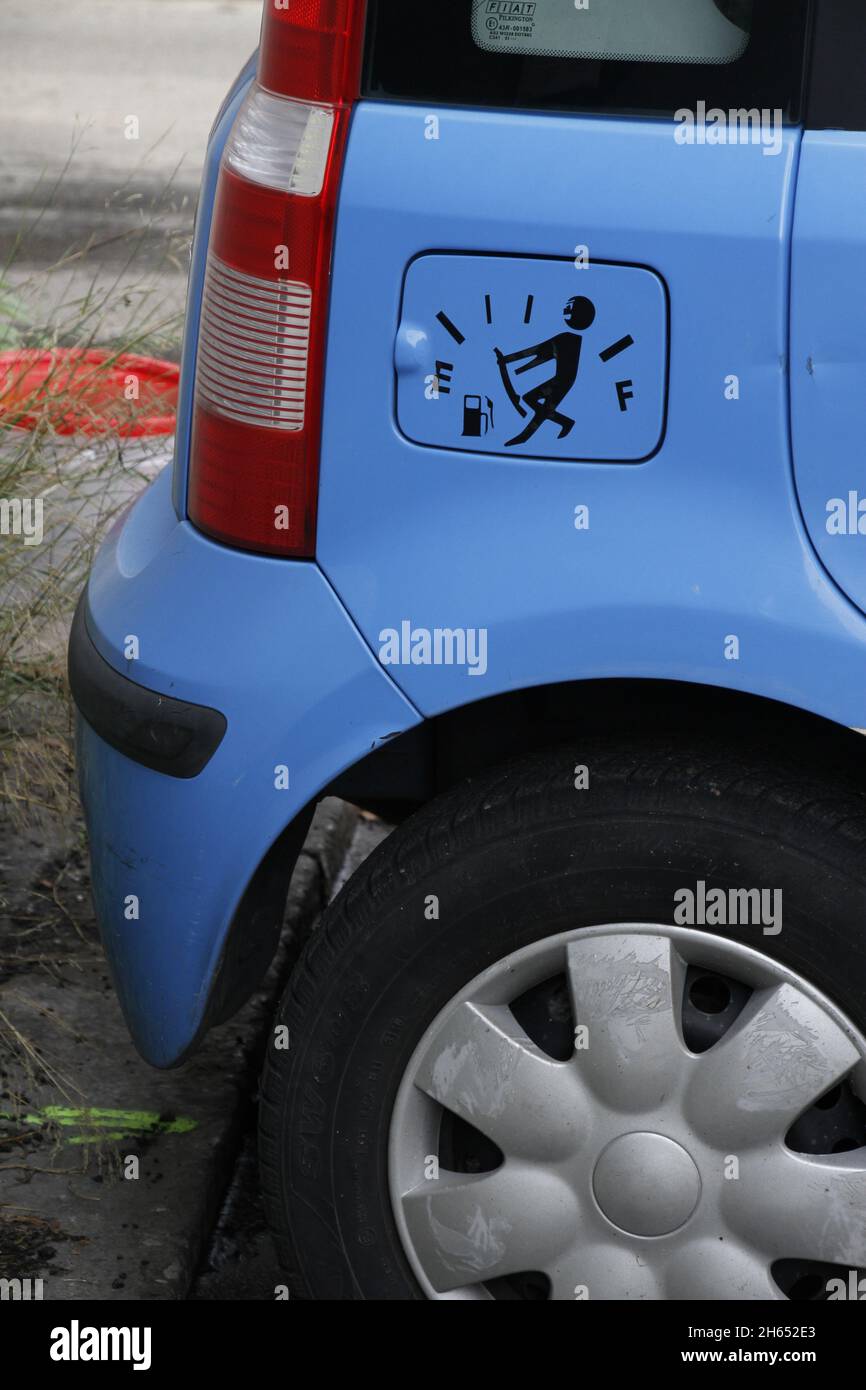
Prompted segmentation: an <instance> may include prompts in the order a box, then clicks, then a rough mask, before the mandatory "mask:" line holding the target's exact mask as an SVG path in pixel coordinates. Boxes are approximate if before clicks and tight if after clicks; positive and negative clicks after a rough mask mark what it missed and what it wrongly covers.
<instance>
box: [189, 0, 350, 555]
mask: <svg viewBox="0 0 866 1390" xmlns="http://www.w3.org/2000/svg"><path fill="white" fill-rule="evenodd" d="M364 9H365V0H266V3H265V13H264V21H263V24H262V41H261V49H260V55H259V73H258V81H257V82H256V83H255V84H254V85H253V87H252V88H251V89H250V91H249V93H248V95H247V97H246V99H245V101H244V103H243V106H242V107H241V110H240V112H239V113H238V116H237V119H236V121H235V123H234V126H233V127H232V131H231V134H230V136H229V139H228V142H227V144H226V150H225V154H224V156H223V164H222V168H221V170H220V176H219V185H218V189H217V198H216V205H215V208H214V217H213V224H212V227H211V234H210V243H209V247H208V261H207V271H206V277H205V289H204V297H203V302H202V313H201V323H200V327H199V346H198V358H197V362H196V391H195V410H194V414H193V430H192V446H191V454H190V482H189V515H190V519H191V520H192V521H193V523H194V524H195V525H196V526H198V527H200V528H201V530H203V531H206V532H207V533H208V534H209V535H211V536H213V537H214V538H215V539H217V540H220V541H224V542H227V543H228V544H230V545H236V546H240V547H243V548H245V549H249V550H257V551H264V552H267V553H270V554H276V555H287V556H288V555H292V556H310V555H312V554H313V553H314V549H315V536H316V494H317V487H318V467H319V442H320V436H321V414H322V394H323V375H324V357H325V332H326V321H327V307H328V282H329V276H330V264H331V251H332V243H333V227H334V215H335V211H336V201H337V188H338V182H339V176H340V170H341V167H342V156H343V151H344V147H345V141H346V136H347V134H348V122H349V115H350V111H351V106H352V103H353V101H354V100H355V99H356V98H357V95H358V89H359V72H360V55H361V44H362V36H363V27H364Z"/></svg>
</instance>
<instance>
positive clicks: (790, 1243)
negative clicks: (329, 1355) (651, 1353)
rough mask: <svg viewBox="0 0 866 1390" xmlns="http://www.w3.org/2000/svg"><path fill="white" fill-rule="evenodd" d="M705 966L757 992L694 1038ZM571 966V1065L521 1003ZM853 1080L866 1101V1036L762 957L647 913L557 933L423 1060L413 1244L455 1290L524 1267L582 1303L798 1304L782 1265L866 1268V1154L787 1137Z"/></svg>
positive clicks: (409, 1156)
mask: <svg viewBox="0 0 866 1390" xmlns="http://www.w3.org/2000/svg"><path fill="white" fill-rule="evenodd" d="M689 967H693V968H695V967H696V968H698V969H700V970H701V971H706V972H713V973H714V975H715V976H717V977H722V976H723V977H726V978H727V979H731V980H734V981H737V982H740V983H741V984H742V985H743V986H744V987H745V988H744V990H743V998H744V999H745V1003H744V1004H743V1005H742V1006H741V1008H740V1011H739V1012H738V1013H737V1014H736V1016H735V1017H734V1018H733V1021H732V1022H731V1023H730V1025H729V1026H728V1027H727V1028H726V1030H725V1031H723V1032H722V1035H721V1036H720V1038H719V1040H718V1041H716V1042H714V1043H713V1044H712V1045H710V1046H707V1047H706V1050H704V1051H701V1052H696V1051H693V1050H690V1048H689V1047H688V1046H687V1045H686V1042H685V1040H684V1035H683V1018H684V1014H683V1008H684V999H685V995H686V972H687V969H688V968H689ZM558 976H565V978H566V979H567V983H568V991H569V996H570V1001H571V1009H572V1013H573V1019H572V1024H573V1026H574V1027H575V1030H576V1031H575V1047H574V1051H573V1054H572V1055H571V1057H569V1058H568V1060H556V1059H555V1058H554V1057H552V1056H551V1055H550V1054H549V1053H548V1052H547V1051H545V1050H544V1049H543V1048H542V1047H540V1046H539V1045H538V1044H537V1043H536V1042H534V1041H533V1040H532V1038H531V1037H530V1036H529V1034H528V1033H527V1032H526V1031H525V1029H524V1028H523V1027H522V1026H521V1024H520V1023H519V1022H518V1018H517V1015H516V1014H515V1012H513V1011H512V1009H511V1007H510V1006H511V1004H512V1003H514V1001H515V1000H517V999H518V998H520V997H522V996H524V995H525V994H526V993H527V991H531V990H533V989H535V988H536V987H539V986H542V985H543V982H545V981H550V980H553V979H555V978H556V977H558ZM749 991H750V992H749ZM533 1031H535V1030H533ZM843 1082H845V1083H847V1084H849V1085H850V1088H851V1093H852V1095H853V1096H855V1097H858V1098H859V1099H860V1100H866V1039H864V1037H863V1035H862V1034H861V1033H859V1032H858V1030H856V1029H855V1028H854V1027H853V1026H852V1025H851V1023H850V1022H849V1021H848V1020H846V1019H845V1017H844V1016H843V1015H842V1014H841V1013H840V1011H839V1010H838V1009H837V1008H836V1007H835V1006H834V1005H833V1004H832V1003H831V1002H830V1000H828V999H827V998H825V997H824V996H823V995H821V994H820V993H819V992H818V991H817V990H815V989H814V988H813V987H812V986H811V985H809V984H808V983H807V982H806V981H805V980H803V979H802V978H800V977H799V976H797V975H795V974H794V973H793V972H791V971H789V970H787V969H785V967H784V966H781V965H779V964H778V963H777V962H776V961H773V960H771V959H770V958H769V957H767V956H765V955H763V954H762V953H760V952H758V951H754V950H751V949H749V948H748V947H745V946H741V945H739V944H736V943H734V942H730V941H726V940H723V939H722V938H720V937H714V936H710V935H708V934H706V933H697V932H690V931H688V930H686V929H683V928H676V927H660V926H649V925H642V924H635V925H627V926H623V925H617V926H611V927H594V928H591V929H585V930H582V931H579V932H571V933H567V934H565V935H563V936H558V937H553V938H550V939H548V940H546V941H540V942H538V943H536V944H534V945H532V946H530V947H527V948H526V949H525V950H523V951H520V952H518V953H517V954H515V955H513V956H510V957H506V958H505V959H504V960H502V961H500V962H499V963H498V964H496V965H494V966H493V967H491V969H489V970H487V971H485V972H484V974H483V975H480V976H478V977H477V978H476V979H475V980H473V981H472V982H471V984H469V985H468V986H467V987H466V989H464V990H462V991H461V993H460V994H459V995H457V996H456V998H454V999H453V1000H452V1001H451V1002H450V1003H449V1004H448V1005H447V1006H446V1007H445V1008H444V1009H443V1010H442V1011H441V1012H440V1013H439V1015H438V1016H437V1017H436V1019H434V1021H433V1023H432V1024H431V1026H430V1028H428V1030H427V1032H426V1033H425V1035H424V1037H423V1038H422V1040H421V1042H420V1043H419V1045H418V1047H417V1049H416V1051H415V1053H414V1055H413V1057H412V1060H411V1062H410V1064H409V1067H408V1068H407V1071H406V1075H405V1077H404V1079H403V1081H402V1084H401V1086H400V1089H399V1092H398V1095H397V1100H396V1103H395V1107H394V1114H393V1119H392V1124H391V1139H390V1152H389V1168H390V1173H389V1176H390V1185H391V1197H392V1202H393V1207H394V1213H395V1217H396V1220H397V1225H398V1228H399V1231H400V1236H401V1239H402V1241H403V1244H404V1248H405V1250H406V1253H407V1256H408V1258H409V1260H410V1262H411V1264H412V1267H413V1269H414V1272H415V1274H416V1276H417V1278H418V1279H419V1281H420V1283H421V1285H422V1287H423V1289H424V1290H425V1292H426V1293H427V1295H428V1297H430V1298H433V1299H455V1298H456V1299H466V1298H490V1297H494V1296H495V1293H494V1292H493V1290H492V1288H491V1286H492V1281H494V1280H497V1279H504V1278H514V1277H516V1276H544V1278H545V1279H546V1281H548V1282H547V1285H546V1287H547V1288H548V1289H549V1297H550V1298H552V1299H560V1300H562V1299H574V1298H585V1297H589V1298H590V1299H598V1298H601V1299H605V1298H615V1299H784V1298H785V1297H786V1296H787V1295H786V1294H785V1293H784V1292H783V1291H782V1288H780V1285H779V1283H778V1282H777V1280H776V1277H774V1273H773V1268H774V1266H775V1265H776V1264H777V1262H779V1261H795V1262H801V1263H806V1264H809V1263H817V1262H820V1264H821V1265H827V1264H831V1265H834V1266H836V1267H837V1268H838V1270H839V1272H840V1274H841V1273H842V1271H844V1270H848V1269H863V1268H864V1267H866V1148H860V1147H858V1148H856V1149H853V1150H851V1151H848V1152H838V1153H823V1152H810V1153H804V1152H800V1151H797V1150H795V1149H794V1148H792V1147H791V1146H790V1145H789V1144H788V1143H786V1136H788V1135H789V1131H790V1130H791V1127H792V1125H794V1124H795V1122H797V1121H798V1120H800V1117H802V1116H804V1115H807V1114H808V1113H811V1111H812V1107H813V1106H815V1103H816V1102H817V1101H819V1100H821V1099H822V1098H823V1097H826V1096H827V1095H828V1093H831V1092H832V1091H833V1088H835V1087H837V1086H839V1084H840V1083H843ZM855 1103H856V1102H855ZM816 1113H817V1112H816ZM446 1116H456V1117H457V1121H458V1123H459V1122H464V1123H465V1124H466V1125H469V1126H471V1127H472V1131H471V1132H472V1133H475V1134H480V1135H483V1136H485V1138H486V1140H487V1141H488V1152H493V1153H494V1154H496V1155H497V1157H496V1158H494V1159H493V1160H492V1161H488V1162H486V1163H485V1164H484V1165H483V1170H482V1171H465V1170H464V1171H459V1172H458V1171H453V1170H451V1169H449V1168H448V1167H447V1166H446V1163H447V1155H443V1161H441V1162H440V1140H441V1136H442V1134H443V1132H444V1127H443V1117H446ZM493 1146H495V1148H494V1147H493ZM498 1155H501V1159H500V1158H499V1157H498Z"/></svg>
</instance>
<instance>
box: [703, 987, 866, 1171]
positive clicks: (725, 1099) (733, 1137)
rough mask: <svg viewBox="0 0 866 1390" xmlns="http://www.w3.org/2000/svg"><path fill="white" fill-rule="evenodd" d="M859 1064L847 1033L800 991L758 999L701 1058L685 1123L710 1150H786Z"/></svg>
mask: <svg viewBox="0 0 866 1390" xmlns="http://www.w3.org/2000/svg"><path fill="white" fill-rule="evenodd" d="M859 1056H860V1054H859V1052H858V1050H857V1048H856V1046H855V1045H854V1043H853V1041H852V1040H851V1038H850V1036H849V1035H848V1034H847V1033H846V1032H845V1031H844V1030H843V1029H842V1027H841V1026H840V1025H839V1024H838V1023H836V1022H835V1021H834V1020H833V1019H832V1018H831V1017H830V1016H829V1014H828V1013H827V1012H826V1010H825V1009H822V1008H821V1006H820V1005H819V1004H818V1003H816V1002H815V1000H813V999H811V998H809V997H808V995H806V994H805V993H803V992H802V991H801V990H799V989H798V988H797V987H796V986H795V985H792V984H790V983H788V982H785V983H783V984H780V985H777V986H776V987H775V988H773V989H767V990H761V991H756V993H755V994H754V995H753V996H752V998H751V999H750V1000H749V1003H748V1004H747V1005H746V1007H745V1009H744V1010H743V1012H742V1013H741V1014H740V1015H739V1017H738V1018H737V1019H736V1020H735V1022H734V1024H733V1025H732V1027H731V1028H730V1029H729V1031H728V1032H727V1033H726V1034H725V1036H724V1037H723V1038H722V1040H721V1041H720V1042H718V1043H717V1044H716V1046H715V1047H713V1048H711V1049H710V1051H709V1052H707V1053H705V1054H703V1055H702V1056H701V1058H700V1061H699V1065H698V1066H697V1067H696V1068H695V1071H694V1075H693V1077H692V1080H691V1085H690V1087H689V1092H688V1094H687V1096H686V1102H685V1113H686V1117H687V1119H688V1120H689V1121H690V1122H691V1123H692V1124H693V1125H694V1126H695V1128H696V1129H697V1130H699V1131H700V1133H701V1134H702V1135H703V1137H704V1138H705V1139H707V1140H708V1142H710V1143H717V1144H719V1145H725V1146H727V1147H729V1148H733V1149H736V1147H737V1146H738V1145H739V1146H751V1145H758V1144H761V1143H764V1142H766V1141H768V1140H771V1139H778V1140H779V1141H780V1142H781V1141H783V1140H784V1137H785V1135H786V1134H787V1132H788V1130H789V1129H790V1127H791V1125H792V1124H793V1123H794V1121H795V1120H796V1119H797V1118H798V1116H799V1115H801V1114H802V1113H803V1111H804V1110H806V1109H808V1107H809V1106H810V1105H812V1104H814V1102H815V1101H816V1100H818V1098H819V1097H820V1096H822V1095H823V1094H824V1092H825V1091H828V1090H829V1089H830V1088H831V1087H832V1086H834V1085H835V1084H836V1083H837V1082H838V1081H841V1080H842V1078H843V1077H845V1076H846V1075H847V1074H848V1073H849V1072H850V1071H851V1069H852V1067H854V1066H855V1065H856V1063H857V1061H858V1059H859Z"/></svg>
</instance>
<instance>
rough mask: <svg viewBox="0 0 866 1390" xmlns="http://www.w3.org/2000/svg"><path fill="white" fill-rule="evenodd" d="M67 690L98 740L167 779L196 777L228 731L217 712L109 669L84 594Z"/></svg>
mask: <svg viewBox="0 0 866 1390" xmlns="http://www.w3.org/2000/svg"><path fill="white" fill-rule="evenodd" d="M69 686H70V689H71V690H72V696H73V699H74V700H75V703H76V705H77V707H78V710H79V712H80V714H81V715H82V717H83V718H84V719H85V720H86V721H87V723H88V724H89V725H90V727H91V729H93V731H94V732H95V733H97V734H98V735H99V737H100V738H101V739H103V740H104V741H105V742H106V743H109V744H111V747H112V748H116V749H117V751H118V752H119V753H125V754H126V756H127V757H128V758H131V759H132V761H133V762H136V763H140V764H141V765H142V767H149V768H152V769H153V771H154V772H164V773H165V774H166V775H167V776H169V777H197V776H198V774H199V773H200V772H202V771H203V770H204V768H205V767H206V766H207V764H208V763H209V762H210V760H211V758H212V757H213V755H214V753H215V752H216V750H217V748H218V747H219V746H220V744H221V743H222V740H223V736H224V734H225V731H226V721H225V716H224V715H222V714H220V712H219V710H215V709H209V708H208V707H207V705H192V704H190V703H189V702H188V701H186V700H173V699H171V698H170V697H169V696H167V695H160V694H159V692H158V691H156V690H147V689H146V688H145V687H144V686H143V685H136V683H135V681H131V680H129V679H128V678H127V677H126V676H122V675H120V673H119V672H118V671H115V669H114V667H113V666H109V664H108V662H107V661H105V660H104V659H103V657H101V656H100V655H99V652H98V651H97V650H96V647H95V646H94V645H93V641H92V639H91V636H90V633H89V631H88V629H87V603H86V595H85V594H82V595H81V598H80V599H79V601H78V607H77V608H76V610H75V617H74V619H73V622H72V631H71V633H70V635H69Z"/></svg>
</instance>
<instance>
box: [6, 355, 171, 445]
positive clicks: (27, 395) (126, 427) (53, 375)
mask: <svg viewBox="0 0 866 1390" xmlns="http://www.w3.org/2000/svg"><path fill="white" fill-rule="evenodd" d="M179 378H180V369H179V368H178V367H177V366H176V365H175V363H174V362H162V361H160V360H159V359H158V358H155V357H139V356H137V355H135V354H134V353H128V352H127V353H120V354H119V355H117V354H112V353H110V352H108V351H106V350H104V349H101V348H52V349H50V351H47V352H46V351H43V349H42V348H16V349H13V350H10V351H7V352H0V422H4V421H5V422H6V423H8V424H10V425H14V426H16V427H17V428H19V429H28V430H32V429H35V428H36V427H37V425H39V424H41V423H42V422H43V421H45V422H47V423H49V424H50V425H51V427H52V429H53V430H54V432H55V433H56V434H86V435H97V434H118V435H123V436H125V437H131V436H135V435H151V434H172V433H173V432H174V427H175V420H176V416H177V392H178V382H179Z"/></svg>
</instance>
